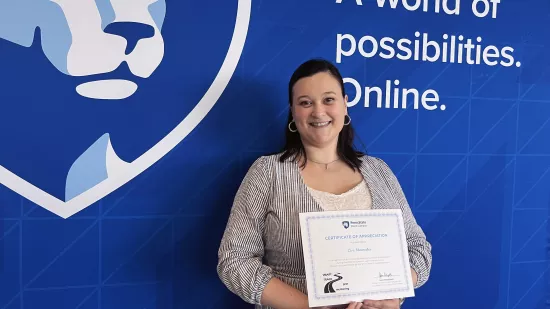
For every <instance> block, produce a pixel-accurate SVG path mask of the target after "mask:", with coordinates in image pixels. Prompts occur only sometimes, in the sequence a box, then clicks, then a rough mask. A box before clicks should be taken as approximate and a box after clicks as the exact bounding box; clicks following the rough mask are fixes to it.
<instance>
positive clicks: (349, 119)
mask: <svg viewBox="0 0 550 309" xmlns="http://www.w3.org/2000/svg"><path fill="white" fill-rule="evenodd" d="M346 118H347V119H346ZM346 120H347V122H346ZM350 123H351V117H350V116H348V115H346V116H344V125H345V126H347V125H349V124H350Z"/></svg>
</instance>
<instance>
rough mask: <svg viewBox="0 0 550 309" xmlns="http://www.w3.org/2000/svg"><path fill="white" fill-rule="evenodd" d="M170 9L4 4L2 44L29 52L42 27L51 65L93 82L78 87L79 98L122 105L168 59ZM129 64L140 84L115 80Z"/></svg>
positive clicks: (125, 0) (84, 0)
mask: <svg viewBox="0 0 550 309" xmlns="http://www.w3.org/2000/svg"><path fill="white" fill-rule="evenodd" d="M165 5H166V4H165V1H164V0H131V1H130V0H51V1H49V0H8V1H2V2H0V38H3V39H7V40H9V41H12V42H14V43H17V44H20V45H23V46H30V45H31V44H32V42H33V39H34V31H35V28H36V27H39V28H40V31H41V45H42V49H43V51H44V54H45V56H46V57H47V58H48V60H49V61H50V62H51V63H52V64H53V65H54V66H55V67H56V68H57V69H58V70H59V71H61V72H63V73H65V74H67V75H70V76H78V77H82V76H86V77H88V79H87V80H86V81H85V82H83V83H82V84H80V85H79V86H77V89H76V90H77V91H78V93H79V94H81V95H82V96H85V97H90V98H99V99H122V98H126V97H128V96H130V95H132V94H133V93H134V92H135V91H136V89H137V88H138V84H139V79H140V78H147V77H149V76H150V75H151V74H152V73H153V72H154V71H155V69H156V68H157V67H158V66H159V64H160V62H161V61H162V59H163V56H164V40H163V37H162V34H161V31H160V29H161V28H162V23H163V22H164V17H165ZM13 25H20V26H18V27H14V26H13ZM124 62H125V63H126V64H127V65H128V69H129V71H130V72H131V74H132V75H133V76H134V77H136V78H135V79H133V80H129V79H127V78H124V79H122V78H118V77H117V76H115V74H116V69H117V68H119V67H120V66H121V64H123V63H124ZM113 72H114V74H112V76H111V74H108V73H113Z"/></svg>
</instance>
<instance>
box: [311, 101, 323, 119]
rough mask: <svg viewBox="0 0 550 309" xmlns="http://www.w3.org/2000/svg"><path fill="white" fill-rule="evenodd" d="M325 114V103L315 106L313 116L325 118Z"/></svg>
mask: <svg viewBox="0 0 550 309" xmlns="http://www.w3.org/2000/svg"><path fill="white" fill-rule="evenodd" d="M324 114H325V107H324V105H323V103H315V104H313V116H316V117H318V116H323V115H324Z"/></svg>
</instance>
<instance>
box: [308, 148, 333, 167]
mask: <svg viewBox="0 0 550 309" xmlns="http://www.w3.org/2000/svg"><path fill="white" fill-rule="evenodd" d="M304 149H305V152H306V155H307V158H308V159H310V160H312V161H314V162H318V163H325V164H327V163H331V162H334V161H335V160H338V159H339V156H338V152H337V150H336V145H330V146H325V147H315V146H311V145H304Z"/></svg>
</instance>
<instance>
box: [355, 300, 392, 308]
mask: <svg viewBox="0 0 550 309" xmlns="http://www.w3.org/2000/svg"><path fill="white" fill-rule="evenodd" d="M363 305H364V307H363V308H366V309H399V300H397V299H388V300H365V301H363Z"/></svg>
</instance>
